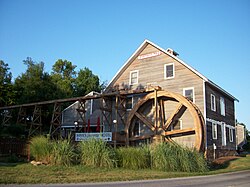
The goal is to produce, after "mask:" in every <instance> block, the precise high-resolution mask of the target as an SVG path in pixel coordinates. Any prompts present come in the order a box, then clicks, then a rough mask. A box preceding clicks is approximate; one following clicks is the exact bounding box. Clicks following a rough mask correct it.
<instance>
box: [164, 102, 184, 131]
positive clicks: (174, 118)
mask: <svg viewBox="0 0 250 187" xmlns="http://www.w3.org/2000/svg"><path fill="white" fill-rule="evenodd" d="M185 110H186V107H185V106H184V105H183V104H182V103H179V104H178V105H177V106H176V108H175V110H174V112H173V113H172V114H171V116H170V117H169V118H168V120H167V121H166V123H165V124H164V126H163V129H164V130H167V129H168V128H169V127H170V126H171V125H172V124H175V123H176V121H177V120H178V119H179V118H180V117H181V116H182V114H183V113H184V112H185Z"/></svg>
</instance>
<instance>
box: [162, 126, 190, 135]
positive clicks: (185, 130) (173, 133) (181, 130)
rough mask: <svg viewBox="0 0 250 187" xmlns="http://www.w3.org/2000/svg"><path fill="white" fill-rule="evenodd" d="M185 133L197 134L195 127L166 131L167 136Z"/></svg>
mask: <svg viewBox="0 0 250 187" xmlns="http://www.w3.org/2000/svg"><path fill="white" fill-rule="evenodd" d="M183 134H195V129H194V128H186V129H178V130H172V131H167V132H165V136H172V135H183Z"/></svg>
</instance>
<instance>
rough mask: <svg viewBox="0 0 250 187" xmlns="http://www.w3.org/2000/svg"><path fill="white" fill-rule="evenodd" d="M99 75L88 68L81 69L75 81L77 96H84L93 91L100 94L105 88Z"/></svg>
mask: <svg viewBox="0 0 250 187" xmlns="http://www.w3.org/2000/svg"><path fill="white" fill-rule="evenodd" d="M103 85H104V84H102V85H100V80H99V78H98V76H97V75H94V74H93V73H92V71H91V70H90V69H88V68H86V67H85V68H84V69H80V71H79V72H78V76H77V78H76V80H75V96H84V95H86V94H88V93H89V92H91V91H96V92H100V91H101V90H102V88H103Z"/></svg>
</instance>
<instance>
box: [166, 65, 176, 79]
mask: <svg viewBox="0 0 250 187" xmlns="http://www.w3.org/2000/svg"><path fill="white" fill-rule="evenodd" d="M164 75H165V79H171V78H174V75H175V72H174V64H173V63H171V64H165V65H164Z"/></svg>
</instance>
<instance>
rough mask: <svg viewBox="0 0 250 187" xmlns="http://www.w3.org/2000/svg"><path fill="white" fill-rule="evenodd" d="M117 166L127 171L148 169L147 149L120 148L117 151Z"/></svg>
mask: <svg viewBox="0 0 250 187" xmlns="http://www.w3.org/2000/svg"><path fill="white" fill-rule="evenodd" d="M117 156H118V166H119V167H123V168H127V169H145V168H150V150H149V147H147V146H143V147H121V148H119V149H118V150H117Z"/></svg>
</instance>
